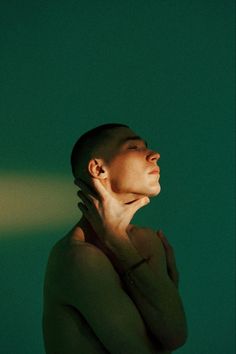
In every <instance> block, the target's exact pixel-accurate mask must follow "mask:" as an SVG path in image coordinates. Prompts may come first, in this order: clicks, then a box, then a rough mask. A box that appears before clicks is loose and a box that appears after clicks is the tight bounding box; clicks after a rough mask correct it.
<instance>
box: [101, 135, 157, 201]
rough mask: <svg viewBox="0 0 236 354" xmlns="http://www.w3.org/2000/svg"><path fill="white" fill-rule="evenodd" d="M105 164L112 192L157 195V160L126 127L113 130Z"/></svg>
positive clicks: (142, 142) (143, 142) (154, 154)
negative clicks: (109, 154) (107, 160)
mask: <svg viewBox="0 0 236 354" xmlns="http://www.w3.org/2000/svg"><path fill="white" fill-rule="evenodd" d="M110 153H111V154H112V156H113V157H112V159H111V161H110V163H109V165H108V168H109V178H110V183H111V188H112V190H113V191H114V192H115V193H118V194H119V193H134V194H139V195H146V196H150V197H151V196H155V195H158V194H159V193H160V190H161V187H160V184H159V179H160V174H159V173H152V174H150V172H151V171H153V170H155V169H156V170H157V169H158V170H159V167H158V166H157V160H158V159H159V158H160V155H159V154H158V153H156V152H155V151H152V150H150V149H148V147H147V144H146V142H145V141H144V140H143V139H141V138H140V137H139V136H137V135H136V134H135V133H134V132H132V131H131V130H130V129H128V128H119V129H116V132H115V137H114V140H113V142H112V145H111V146H110Z"/></svg>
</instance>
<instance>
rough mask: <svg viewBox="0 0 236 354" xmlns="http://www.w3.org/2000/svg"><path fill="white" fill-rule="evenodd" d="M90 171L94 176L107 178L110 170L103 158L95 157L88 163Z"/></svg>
mask: <svg viewBox="0 0 236 354" xmlns="http://www.w3.org/2000/svg"><path fill="white" fill-rule="evenodd" d="M88 172H89V174H90V175H91V176H92V177H96V178H102V179H103V178H107V177H108V171H107V168H106V166H105V165H104V162H103V160H102V159H93V160H90V161H89V163H88Z"/></svg>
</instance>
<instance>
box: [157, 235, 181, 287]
mask: <svg viewBox="0 0 236 354" xmlns="http://www.w3.org/2000/svg"><path fill="white" fill-rule="evenodd" d="M157 236H158V237H159V238H160V240H161V241H162V244H163V246H164V249H165V253H166V263H167V271H168V274H169V277H170V278H171V280H172V281H173V283H174V284H175V286H176V288H178V286H179V273H178V270H177V266H176V261H175V255H174V250H173V247H172V246H171V245H170V244H169V242H168V240H167V238H166V237H165V235H164V234H163V232H162V231H161V230H160V231H158V232H157Z"/></svg>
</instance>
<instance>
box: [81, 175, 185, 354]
mask: <svg viewBox="0 0 236 354" xmlns="http://www.w3.org/2000/svg"><path fill="white" fill-rule="evenodd" d="M93 183H94V186H93V188H94V190H96V194H94V193H93V191H92V192H91V189H90V188H89V187H88V186H87V185H86V184H84V183H83V182H82V181H80V182H79V184H78V185H79V186H81V188H82V191H81V192H78V195H79V197H80V198H81V199H82V201H83V202H84V204H82V203H79V208H80V209H81V211H82V212H83V215H84V216H85V217H86V219H87V220H88V221H89V222H90V224H91V225H92V226H93V228H94V230H96V233H97V235H98V237H99V239H100V240H101V242H103V244H104V245H105V247H107V248H108V249H109V250H110V251H111V252H112V253H113V254H114V255H115V256H116V259H117V260H118V263H119V265H120V266H121V270H122V269H123V270H127V269H128V268H130V267H131V266H132V265H133V264H135V263H137V262H139V261H140V259H142V257H143V255H142V253H141V252H139V251H140V250H139V251H138V250H137V249H136V248H135V247H134V246H133V244H132V242H131V240H130V237H129V235H128V234H129V233H130V232H131V233H132V227H131V228H130V226H131V225H130V224H129V223H130V220H131V219H132V217H133V215H134V213H135V212H136V211H137V210H138V209H139V208H141V207H142V206H144V205H146V204H147V203H148V202H149V199H148V198H147V197H142V198H140V199H136V200H134V201H133V202H132V203H129V204H128V205H127V204H123V203H122V202H120V201H118V200H116V199H115V198H114V197H112V196H111V195H110V193H109V192H108V191H107V190H106V189H105V187H104V186H103V185H102V184H101V182H100V181H98V180H96V179H94V180H93ZM139 229H140V228H139ZM147 230H149V233H150V231H151V232H152V233H153V231H152V230H150V229H147ZM143 236H145V237H146V235H143ZM152 239H153V237H152ZM155 239H156V241H155V242H153V245H152V247H153V249H154V250H155V252H154V255H155V256H154V257H152V258H151V260H150V262H149V264H145V263H144V264H142V266H140V267H138V268H137V269H135V271H134V272H132V277H133V278H134V279H133V280H134V282H135V286H132V287H131V286H130V284H128V283H127V281H126V283H127V287H128V289H129V293H130V295H131V297H132V299H133V300H134V302H135V303H136V306H137V307H138V309H139V312H140V313H141V315H142V317H143V318H144V320H145V324H146V326H147V327H148V329H149V331H150V332H151V333H152V334H153V335H154V336H155V338H156V339H157V340H158V341H160V343H161V345H162V347H163V348H165V349H168V350H172V349H175V348H177V347H179V346H180V345H182V344H183V343H184V342H185V339H186V332H187V330H186V321H185V316H184V311H183V307H182V303H181V299H180V296H179V294H178V291H177V289H176V287H175V286H174V284H173V282H172V281H171V279H170V278H169V276H168V272H167V266H166V258H165V252H164V249H163V247H162V248H161V247H160V244H161V242H159V243H158V241H157V237H156V236H155ZM159 241H160V240H159ZM157 243H158V244H157ZM158 252H159V253H158ZM161 252H162V253H161ZM154 260H155V262H157V261H158V262H157V263H156V264H155V262H154ZM151 264H152V267H150V265H151Z"/></svg>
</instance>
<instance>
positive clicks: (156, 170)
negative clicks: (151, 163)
mask: <svg viewBox="0 0 236 354" xmlns="http://www.w3.org/2000/svg"><path fill="white" fill-rule="evenodd" d="M152 174H153V175H154V174H155V175H156V174H160V169H158V168H155V169H154V170H152V171H151V172H149V175H152Z"/></svg>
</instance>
